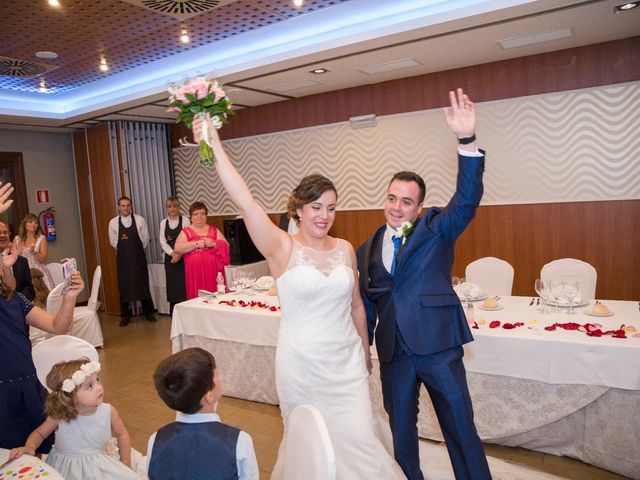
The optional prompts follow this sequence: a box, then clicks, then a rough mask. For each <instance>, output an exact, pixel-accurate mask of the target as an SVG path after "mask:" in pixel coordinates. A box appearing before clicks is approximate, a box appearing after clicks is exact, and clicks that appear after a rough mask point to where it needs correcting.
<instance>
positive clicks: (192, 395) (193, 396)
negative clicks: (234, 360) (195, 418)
mask: <svg viewBox="0 0 640 480" xmlns="http://www.w3.org/2000/svg"><path fill="white" fill-rule="evenodd" d="M215 369H216V359H215V358H213V355H211V354H210V353H209V352H207V351H206V350H203V349H202V348H187V349H185V350H182V351H181V352H178V353H174V354H173V355H171V356H170V357H167V358H165V359H164V360H162V361H161V362H160V363H159V364H158V367H157V368H156V371H155V373H154V374H153V382H154V383H155V386H156V390H157V391H158V395H160V398H161V399H162V400H163V401H164V403H166V404H167V406H168V407H169V408H172V409H173V410H178V411H179V412H182V413H196V412H197V411H198V410H200V408H201V407H202V405H200V400H202V397H203V396H204V395H205V394H206V393H207V392H209V391H211V390H213V388H214V387H215V384H214V383H213V372H214V371H215Z"/></svg>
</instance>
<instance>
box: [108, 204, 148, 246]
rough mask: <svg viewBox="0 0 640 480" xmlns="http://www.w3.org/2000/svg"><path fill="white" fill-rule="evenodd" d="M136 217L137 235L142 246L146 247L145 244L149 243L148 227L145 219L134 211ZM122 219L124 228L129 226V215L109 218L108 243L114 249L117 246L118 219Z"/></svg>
mask: <svg viewBox="0 0 640 480" xmlns="http://www.w3.org/2000/svg"><path fill="white" fill-rule="evenodd" d="M134 215H135V217H136V227H137V228H138V236H139V237H140V241H141V242H142V248H147V244H148V243H149V229H148V228H147V221H146V220H145V219H144V218H142V217H141V216H140V215H138V214H136V213H134ZM120 218H121V219H122V225H124V227H125V228H129V227H130V226H131V222H132V220H131V215H127V216H126V217H125V216H117V217H114V218H112V219H111V220H109V243H110V244H111V246H112V247H113V248H115V249H117V248H118V227H119V226H118V220H119V219H120Z"/></svg>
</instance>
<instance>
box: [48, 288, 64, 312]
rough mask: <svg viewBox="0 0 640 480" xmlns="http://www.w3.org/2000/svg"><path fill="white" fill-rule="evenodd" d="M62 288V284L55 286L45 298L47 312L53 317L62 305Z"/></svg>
mask: <svg viewBox="0 0 640 480" xmlns="http://www.w3.org/2000/svg"><path fill="white" fill-rule="evenodd" d="M63 288H64V282H63V283H59V284H57V285H56V286H55V287H54V289H53V290H51V291H50V292H49V295H48V296H47V312H49V313H50V314H51V315H55V314H56V313H58V310H60V305H62V289H63Z"/></svg>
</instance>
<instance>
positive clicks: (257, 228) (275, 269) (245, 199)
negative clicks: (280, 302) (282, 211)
mask: <svg viewBox="0 0 640 480" xmlns="http://www.w3.org/2000/svg"><path fill="white" fill-rule="evenodd" d="M203 121H206V122H211V120H210V118H209V116H208V115H207V117H206V120H201V119H200V117H198V116H196V117H194V119H193V131H194V133H195V134H196V135H195V137H196V138H198V136H199V135H198V134H199V132H200V130H201V128H202V122H203ZM208 127H209V128H208V131H209V137H210V142H211V148H212V150H213V154H214V156H215V159H216V163H215V165H216V170H217V172H218V177H219V178H220V182H221V183H222V186H223V187H224V189H225V190H226V191H227V193H228V194H229V196H230V197H231V200H232V201H233V203H235V205H236V206H237V207H238V208H239V209H240V211H241V213H242V218H243V219H244V223H245V225H246V226H247V230H248V231H249V235H250V236H251V239H252V240H253V243H254V244H255V246H256V248H257V249H258V250H259V251H260V253H261V254H262V255H264V257H265V258H266V259H267V261H268V262H269V266H270V267H271V272H272V274H273V275H274V276H276V277H278V276H279V275H280V273H282V272H284V270H285V268H286V266H287V263H288V261H289V255H290V253H291V237H290V236H289V234H288V233H286V232H285V231H283V230H281V229H280V228H279V227H277V226H276V225H275V224H274V223H273V222H272V221H271V219H270V218H269V216H268V215H267V214H266V212H265V211H264V209H263V208H262V207H261V206H260V205H259V204H258V202H256V200H255V199H254V198H253V195H252V194H251V191H250V190H249V187H248V186H247V184H246V183H245V181H244V180H243V178H242V177H241V176H240V174H239V173H238V171H237V170H236V168H235V167H234V166H233V164H232V163H231V161H230V160H229V157H228V156H227V154H226V152H225V151H224V148H223V146H222V143H221V142H220V137H219V136H218V131H217V130H216V128H215V127H214V126H213V124H210V125H209V126H208Z"/></svg>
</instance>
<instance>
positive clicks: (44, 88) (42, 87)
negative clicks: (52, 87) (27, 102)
mask: <svg viewBox="0 0 640 480" xmlns="http://www.w3.org/2000/svg"><path fill="white" fill-rule="evenodd" d="M38 91H39V92H40V93H47V84H46V83H45V81H44V78H41V79H40V87H39V88H38Z"/></svg>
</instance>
